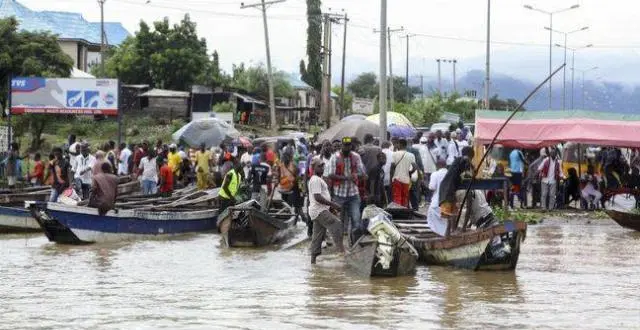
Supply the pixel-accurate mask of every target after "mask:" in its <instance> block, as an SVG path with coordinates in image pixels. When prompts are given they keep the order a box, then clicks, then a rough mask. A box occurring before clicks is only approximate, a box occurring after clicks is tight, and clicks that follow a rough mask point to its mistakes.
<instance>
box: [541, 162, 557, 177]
mask: <svg viewBox="0 0 640 330" xmlns="http://www.w3.org/2000/svg"><path fill="white" fill-rule="evenodd" d="M550 160H551V158H549V157H547V158H546V159H545V160H544V161H543V165H542V170H541V171H540V178H542V179H544V178H546V177H547V175H548V174H549V163H551V161H550ZM554 162H555V163H556V168H555V173H554V177H555V179H556V181H558V180H560V162H559V161H558V160H557V159H555V160H554Z"/></svg>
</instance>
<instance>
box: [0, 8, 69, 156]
mask: <svg viewBox="0 0 640 330" xmlns="http://www.w3.org/2000/svg"><path fill="white" fill-rule="evenodd" d="M0 40H2V42H0V103H1V104H2V108H3V109H4V108H6V107H8V104H7V98H6V95H7V94H8V88H9V86H8V84H7V82H8V78H9V76H10V75H12V76H23V77H68V76H69V75H70V74H71V69H72V68H73V59H72V58H70V57H69V56H68V55H67V54H65V53H64V52H63V51H62V49H61V48H60V45H59V44H58V40H57V37H56V36H55V35H53V34H51V33H48V32H27V31H18V21H17V20H16V19H15V18H13V17H10V18H7V19H0ZM14 119H15V120H14V121H13V124H14V136H22V135H24V134H25V133H27V132H29V133H31V137H32V140H31V148H32V149H34V150H37V149H40V145H41V143H42V139H41V137H42V132H43V131H44V130H45V128H46V126H47V125H48V124H49V123H51V122H52V120H51V119H52V117H51V115H38V114H26V115H21V116H15V117H14Z"/></svg>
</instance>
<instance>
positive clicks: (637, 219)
mask: <svg viewBox="0 0 640 330" xmlns="http://www.w3.org/2000/svg"><path fill="white" fill-rule="evenodd" d="M605 212H606V213H607V215H608V216H609V217H611V219H613V221H615V222H616V223H617V224H619V225H620V226H622V227H624V228H627V229H633V230H637V231H640V214H636V213H629V212H622V211H618V210H605Z"/></svg>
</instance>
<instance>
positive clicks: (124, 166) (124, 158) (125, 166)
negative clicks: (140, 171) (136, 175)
mask: <svg viewBox="0 0 640 330" xmlns="http://www.w3.org/2000/svg"><path fill="white" fill-rule="evenodd" d="M131 154H132V152H131V150H130V149H129V148H128V147H127V144H126V143H120V157H119V158H118V175H129V157H131Z"/></svg>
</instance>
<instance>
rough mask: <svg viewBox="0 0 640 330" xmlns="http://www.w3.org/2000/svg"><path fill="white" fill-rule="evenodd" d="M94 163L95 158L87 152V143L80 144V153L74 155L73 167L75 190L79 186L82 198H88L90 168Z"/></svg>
mask: <svg viewBox="0 0 640 330" xmlns="http://www.w3.org/2000/svg"><path fill="white" fill-rule="evenodd" d="M95 163H96V158H95V157H93V155H91V154H90V153H89V145H87V144H82V146H81V147H80V154H79V155H78V156H76V161H75V164H74V165H75V167H74V168H73V173H74V177H73V179H74V181H75V184H76V190H77V189H78V188H79V189H80V191H79V195H80V197H81V198H82V199H87V198H89V191H90V190H91V182H92V180H91V179H92V173H91V172H92V169H93V165H95Z"/></svg>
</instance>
